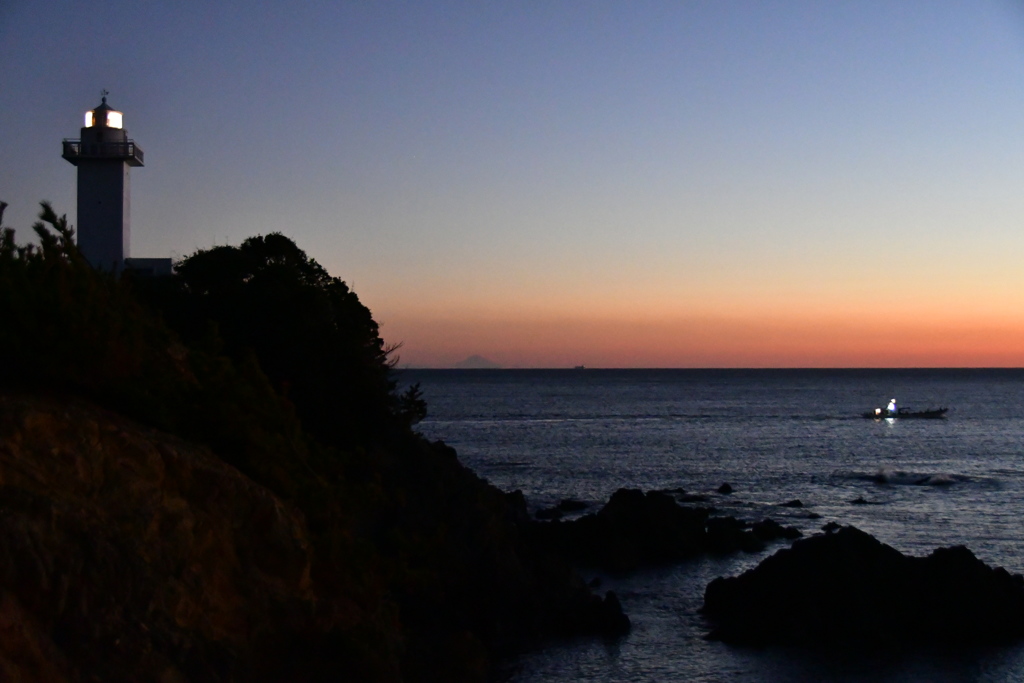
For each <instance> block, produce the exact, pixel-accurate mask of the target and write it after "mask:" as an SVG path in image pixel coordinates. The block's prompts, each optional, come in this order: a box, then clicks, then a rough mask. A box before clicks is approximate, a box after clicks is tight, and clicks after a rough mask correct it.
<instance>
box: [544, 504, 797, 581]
mask: <svg viewBox="0 0 1024 683" xmlns="http://www.w3.org/2000/svg"><path fill="white" fill-rule="evenodd" d="M798 536H800V532H799V531H798V530H797V529H794V528H792V527H787V528H784V527H782V526H780V525H779V524H777V523H776V522H774V521H772V520H767V519H766V520H764V521H762V522H758V523H756V524H753V525H750V524H748V523H747V522H744V521H741V520H737V519H735V518H733V517H712V516H711V509H710V508H707V507H684V506H682V505H679V504H678V503H677V502H676V499H675V497H674V496H673V495H670V494H668V493H665V492H660V491H649V492H646V493H645V492H643V491H640V490H638V489H619V490H618V491H616V492H615V493H614V494H612V497H611V499H609V501H608V503H607V504H606V505H605V506H604V507H603V508H601V510H599V511H598V512H597V513H596V514H589V515H584V516H583V517H581V518H579V519H576V520H573V521H554V522H534V523H532V524H531V525H530V526H529V538H530V539H531V540H533V541H534V542H536V543H537V544H539V545H540V546H542V547H544V548H547V549H548V550H550V551H551V552H554V553H558V554H561V555H562V556H564V557H566V558H567V559H569V560H571V561H572V562H574V563H576V564H581V565H588V566H593V567H599V568H601V569H604V570H607V571H611V572H616V573H621V572H627V571H631V570H634V569H637V568H639V567H642V566H648V565H655V564H664V563H667V562H675V561H679V560H685V559H687V558H691V557H695V556H697V555H700V554H702V553H708V552H710V553H720V554H725V553H732V552H737V551H741V550H742V551H746V552H758V551H760V550H763V549H764V547H765V545H764V544H765V543H767V542H770V541H773V540H775V539H778V538H790V539H792V538H796V537H798Z"/></svg>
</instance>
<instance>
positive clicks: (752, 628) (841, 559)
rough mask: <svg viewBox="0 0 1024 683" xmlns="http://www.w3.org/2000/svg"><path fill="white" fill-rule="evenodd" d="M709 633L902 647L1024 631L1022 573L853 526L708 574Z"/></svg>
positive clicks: (738, 639)
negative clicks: (753, 563) (901, 547)
mask: <svg viewBox="0 0 1024 683" xmlns="http://www.w3.org/2000/svg"><path fill="white" fill-rule="evenodd" d="M703 612H704V614H705V616H706V617H707V618H708V619H709V620H710V621H711V622H712V624H713V625H714V628H713V630H712V632H711V634H710V635H709V638H712V639H717V640H723V641H726V642H732V643H744V644H754V645H767V644H780V645H835V644H844V645H851V646H858V647H860V646H875V647H878V646H883V647H884V646H892V647H898V646H904V645H919V644H943V645H959V644H981V643H1002V642H1006V641H1009V640H1013V639H1018V638H1021V637H1024V578H1022V577H1021V576H1019V575H1011V574H1009V573H1008V572H1006V570H1004V569H1002V568H998V569H993V568H991V567H989V566H987V565H985V564H984V563H982V562H981V561H980V560H978V559H977V558H975V557H974V555H973V554H971V552H970V551H969V550H967V549H966V548H964V547H963V546H957V547H953V548H940V549H938V550H936V551H934V552H933V553H932V554H931V555H929V556H928V557H909V556H906V555H903V554H901V553H900V552H898V551H897V550H895V549H894V548H892V547H890V546H888V545H885V544H883V543H881V542H879V541H878V540H876V539H875V538H873V537H872V536H870V535H868V534H866V533H864V532H863V531H860V530H858V529H856V528H854V527H844V528H841V529H839V530H838V531H836V532H835V533H829V534H820V535H817V536H813V537H811V538H807V539H803V540H800V541H797V542H795V543H794V544H793V546H792V547H791V548H788V549H784V550H780V551H779V552H777V553H775V554H774V555H772V556H771V557H769V558H767V559H765V560H764V561H763V562H761V564H759V565H758V566H757V567H756V568H754V569H752V570H750V571H748V572H745V573H743V574H741V575H740V576H738V577H732V578H718V579H715V580H714V581H712V582H711V583H710V584H709V585H708V587H707V589H706V591H705V594H704V607H703Z"/></svg>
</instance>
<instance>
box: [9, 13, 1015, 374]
mask: <svg viewBox="0 0 1024 683" xmlns="http://www.w3.org/2000/svg"><path fill="white" fill-rule="evenodd" d="M0 74H2V76H0V85H2V87H0V127H2V128H0V130H3V131H5V133H4V134H3V135H2V136H0V193H2V194H0V199H4V200H5V201H7V202H9V203H10V204H11V207H10V208H9V209H8V212H7V216H6V220H5V223H6V224H7V225H9V226H12V227H15V228H17V229H18V231H19V235H20V236H21V237H22V238H23V239H24V238H27V237H28V234H29V225H30V224H31V222H32V221H33V219H34V214H35V212H36V210H37V206H36V203H37V202H38V200H40V199H49V200H51V201H53V202H54V204H55V207H56V208H57V209H58V211H59V212H67V213H68V214H69V217H71V218H72V221H73V220H74V212H75V175H74V168H73V167H72V166H70V165H69V164H68V163H67V162H65V161H63V160H62V159H61V157H60V140H61V138H63V137H77V136H78V131H79V127H80V126H81V116H82V113H83V112H84V111H85V110H87V109H89V108H91V107H93V106H95V105H96V104H98V102H99V92H100V90H101V89H102V88H107V89H109V90H110V91H111V95H110V98H109V99H110V103H111V104H112V105H113V106H115V107H116V108H118V109H120V110H122V111H123V112H124V114H125V126H126V128H127V129H128V131H129V134H130V135H131V137H133V138H134V139H135V140H137V141H138V142H139V144H140V145H141V146H142V148H143V149H144V150H145V153H146V167H145V168H142V169H136V170H133V172H132V186H133V190H132V223H133V235H132V253H133V255H135V256H166V255H173V256H184V255H187V254H188V253H191V252H192V251H194V250H195V249H200V248H206V247H210V246H212V245H214V244H224V243H232V244H237V243H239V242H240V241H241V240H243V239H244V238H245V237H247V236H250V235H253V234H257V233H267V232H271V231H281V232H284V233H285V234H288V235H289V236H291V237H293V238H294V239H295V240H296V241H297V242H298V243H299V245H300V246H301V247H303V248H304V249H305V250H306V251H307V252H308V253H309V254H310V255H312V256H313V257H315V258H316V259H317V260H319V261H320V262H321V263H322V264H323V265H325V266H326V267H327V268H328V270H329V271H331V273H332V274H335V275H338V276H339V277H342V278H343V279H345V280H346V281H348V282H349V284H351V285H353V287H354V288H355V290H356V291H357V292H358V293H359V295H360V298H361V299H362V300H363V301H364V303H366V304H367V305H368V306H369V307H370V308H371V310H372V311H373V313H374V315H375V317H376V318H377V319H378V321H380V322H381V323H382V333H383V335H384V337H385V339H386V340H387V341H389V342H398V341H403V342H404V343H405V346H404V348H403V349H402V361H403V364H405V363H408V364H414V365H450V364H452V363H454V362H457V361H459V360H461V359H462V358H465V357H466V356H468V355H470V354H474V353H476V354H482V355H484V356H487V357H489V358H492V359H493V360H495V361H497V362H499V363H502V364H504V365H507V366H562V365H575V364H578V363H586V364H588V365H593V366H679V367H691V366H709V365H710V366H780V365H781V366H815V365H825V366H885V365H966V366H978V365H1014V366H1018V365H1024V4H1022V3H1020V2H1008V1H993V2H984V1H979V0H974V1H972V2H900V3H893V2H824V1H821V2H800V1H786V2H782V1H779V2H657V3H655V2H617V3H606V2H543V3H542V2H501V3H499V2H490V3H479V2H477V3H458V2H433V3H378V2H372V3H371V2H323V3H317V2H308V3H285V2H256V3H252V2H247V3H242V2H219V3H198V2H194V3H190V2H174V3H171V2H149V3H130V2H104V3H81V2H55V1H45V0H44V1H37V2H23V1H21V0H7V1H6V2H4V3H2V4H0Z"/></svg>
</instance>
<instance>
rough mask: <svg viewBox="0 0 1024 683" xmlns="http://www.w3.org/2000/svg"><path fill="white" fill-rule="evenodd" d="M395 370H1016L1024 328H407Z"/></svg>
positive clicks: (737, 324) (888, 324) (423, 322)
mask: <svg viewBox="0 0 1024 683" xmlns="http://www.w3.org/2000/svg"><path fill="white" fill-rule="evenodd" d="M382 331H383V333H384V335H385V338H386V339H389V340H391V339H401V340H402V341H404V346H403V348H402V351H401V354H400V355H401V362H400V366H413V367H451V366H452V365H454V364H456V363H458V362H459V361H461V360H463V359H465V358H467V357H469V356H470V355H474V354H478V355H481V356H484V357H485V358H487V359H489V360H491V361H493V362H495V363H498V364H500V365H501V366H503V367H572V366H575V365H581V364H583V365H586V366H587V367H610V368H614V367H621V368H629V367H678V368H686V367H693V368H712V367H714V368H728V367H737V368H738V367H747V368H760V367H822V368H827V367H836V368H839V367H1019V366H1022V365H1024V320H1016V321H1014V322H1013V323H1012V324H1001V323H999V322H997V321H993V320H981V319H977V320H973V321H970V322H966V321H956V320H945V321H934V320H933V321H912V320H904V321H899V320H893V319H886V318H885V317H883V316H877V317H874V318H863V317H861V318H858V319H846V320H842V319H838V318H831V319H817V320H809V319H804V320H800V319H789V320H785V319H767V318H763V317H762V318H756V319H755V318H745V319H728V318H724V317H711V316H706V317H703V316H702V317H689V318H676V319H672V320H661V321H637V320H628V319H623V320H609V319H606V320H583V319H561V320H559V319H552V318H547V319H543V320H533V321H527V320H519V321H494V320H492V321H486V320H442V319H431V320H427V319H422V318H419V319H408V318H406V319H404V320H402V322H401V323H397V321H396V324H395V325H394V326H389V325H385V326H384V327H383V328H382Z"/></svg>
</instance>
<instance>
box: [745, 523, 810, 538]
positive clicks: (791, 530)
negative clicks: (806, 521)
mask: <svg viewBox="0 0 1024 683" xmlns="http://www.w3.org/2000/svg"><path fill="white" fill-rule="evenodd" d="M750 531H751V533H753V534H754V536H756V537H757V538H759V539H760V540H762V541H765V542H769V541H775V540H778V539H780V538H785V539H788V540H793V539H796V538H800V537H801V536H803V534H802V533H801V532H800V530H799V529H797V528H796V527H793V526H788V527H784V526H782V525H781V524H779V523H778V522H776V521H775V520H774V519H764V520H762V521H760V522H755V523H754V524H752V525H751V526H750Z"/></svg>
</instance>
